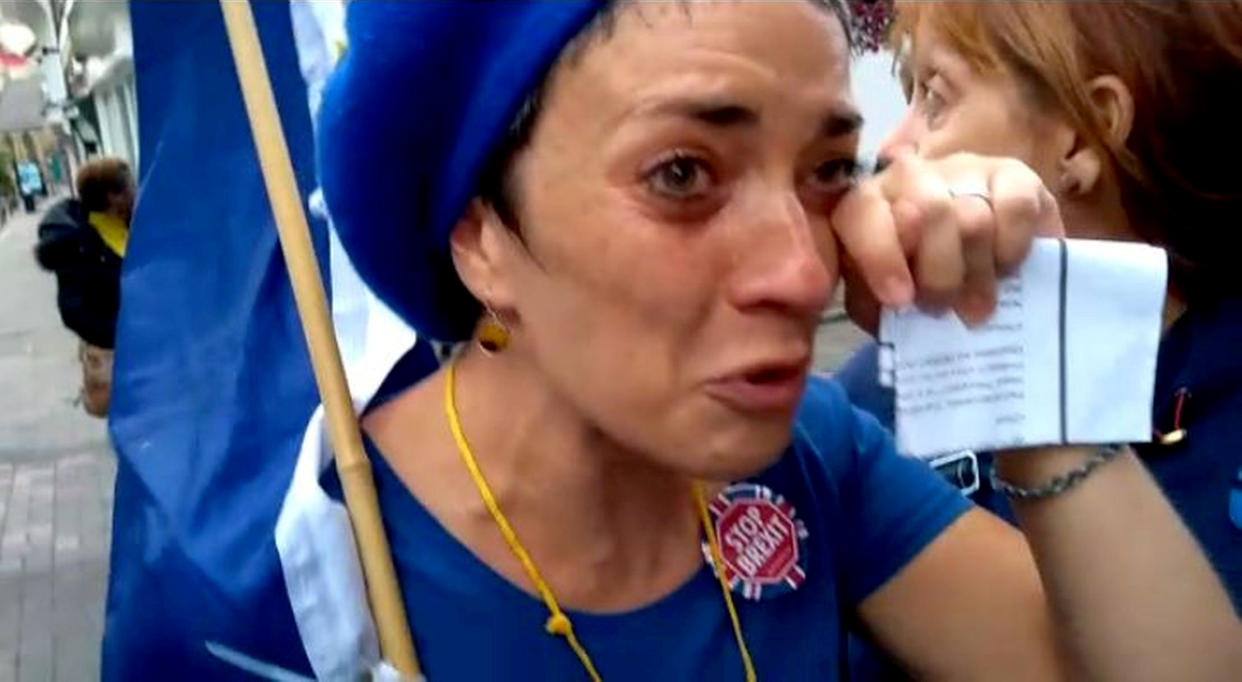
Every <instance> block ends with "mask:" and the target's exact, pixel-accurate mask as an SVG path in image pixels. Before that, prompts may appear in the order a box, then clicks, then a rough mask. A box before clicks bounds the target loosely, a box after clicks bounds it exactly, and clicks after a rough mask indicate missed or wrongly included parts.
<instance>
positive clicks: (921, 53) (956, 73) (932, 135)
mask: <svg viewBox="0 0 1242 682" xmlns="http://www.w3.org/2000/svg"><path fill="white" fill-rule="evenodd" d="M940 11H949V10H943V9H942V10H940ZM902 70H903V81H904V83H903V84H904V85H905V87H906V95H907V98H908V100H909V106H908V107H907V108H906V114H905V116H904V117H903V119H902V121H901V123H900V125H898V127H897V129H896V130H894V131H893V132H892V133H891V134H890V135H889V136H888V138H887V139H885V141H884V142H883V143H882V144H881V145H880V155H881V156H882V157H892V156H895V155H896V154H898V153H901V152H914V153H917V154H918V155H920V156H922V157H924V158H929V159H935V158H940V157H943V156H946V155H948V154H952V153H955V152H972V153H975V154H983V155H989V156H1006V157H1012V158H1017V159H1020V160H1022V161H1023V162H1025V163H1026V164H1027V165H1029V166H1030V167H1031V168H1032V169H1034V170H1035V172H1036V173H1038V174H1039V175H1040V177H1041V178H1042V179H1043V181H1044V183H1045V184H1048V185H1049V186H1050V187H1051V186H1054V183H1055V181H1056V179H1057V178H1056V175H1057V173H1056V170H1057V164H1056V162H1057V158H1058V156H1057V154H1056V151H1057V150H1055V149H1053V148H1052V146H1051V145H1048V144H1041V142H1046V141H1047V134H1048V132H1049V131H1050V130H1051V128H1050V127H1049V126H1050V124H1051V121H1050V120H1049V119H1048V118H1047V117H1046V116H1045V115H1043V114H1042V113H1040V112H1039V111H1037V109H1036V107H1034V106H1032V104H1031V102H1030V101H1029V98H1028V97H1027V96H1026V95H1025V93H1023V92H1022V90H1021V88H1020V86H1019V85H1018V83H1017V81H1016V80H1015V79H1013V78H1011V77H1008V76H1007V75H1006V74H1005V73H1003V72H997V73H992V74H983V73H980V72H979V71H978V70H977V69H976V68H975V67H974V66H973V65H972V64H971V63H970V62H969V61H967V60H966V59H965V58H964V57H963V56H962V55H961V54H959V53H958V52H956V51H955V50H954V49H953V48H952V47H951V46H950V44H949V43H948V42H947V41H945V40H944V39H943V38H942V37H941V36H940V35H938V34H937V33H936V32H935V31H933V30H932V29H931V28H930V27H928V25H927V22H926V21H924V22H922V26H920V28H919V30H918V32H917V35H916V36H915V39H914V41H913V42H912V49H911V50H910V52H909V54H907V55H906V61H905V63H904V64H903V68H902Z"/></svg>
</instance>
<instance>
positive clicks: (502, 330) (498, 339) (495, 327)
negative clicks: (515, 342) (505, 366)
mask: <svg viewBox="0 0 1242 682" xmlns="http://www.w3.org/2000/svg"><path fill="white" fill-rule="evenodd" d="M478 344H479V348H481V349H483V352H484V353H486V354H488V355H494V354H496V353H499V352H500V351H502V350H504V349H505V348H507V347H508V346H509V328H508V327H506V326H505V325H504V323H503V322H501V321H500V318H499V317H497V316H496V313H493V312H492V311H491V310H488V311H487V319H486V320H484V321H483V324H481V325H479V338H478Z"/></svg>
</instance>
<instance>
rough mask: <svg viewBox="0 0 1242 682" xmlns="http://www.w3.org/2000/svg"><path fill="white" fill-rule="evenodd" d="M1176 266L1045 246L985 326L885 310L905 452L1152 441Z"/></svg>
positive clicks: (1003, 285) (1101, 245) (1038, 244)
mask: <svg viewBox="0 0 1242 682" xmlns="http://www.w3.org/2000/svg"><path fill="white" fill-rule="evenodd" d="M1167 269H1168V266H1167V259H1166V256H1165V252H1164V251H1163V250H1161V249H1157V248H1154V247H1151V246H1147V245H1144V244H1135V243H1130V242H1114V241H1095V240H1073V239H1069V240H1057V239H1037V240H1036V241H1035V244H1034V245H1033V247H1032V249H1031V254H1030V256H1029V257H1028V258H1027V260H1026V261H1025V262H1024V264H1023V265H1022V267H1021V268H1020V269H1019V272H1018V273H1017V274H1016V275H1014V276H1013V277H1010V278H1008V279H1005V280H1002V281H1001V282H1000V283H999V285H998V304H997V309H996V312H995V314H994V315H993V316H992V318H991V319H990V320H989V321H988V322H986V323H985V324H983V325H981V326H978V327H975V328H968V327H967V326H966V325H965V324H963V323H962V321H961V320H960V319H959V318H958V317H957V316H956V315H955V314H954V313H952V312H949V313H945V314H942V315H929V314H927V313H924V312H922V311H919V310H917V309H915V308H908V309H902V310H885V311H884V313H883V315H882V316H881V319H880V347H881V352H880V381H881V383H884V384H886V385H890V386H892V387H893V388H894V389H895V392H896V421H897V424H896V427H897V446H898V449H900V450H901V451H902V452H904V453H906V454H909V455H914V456H917V457H933V456H935V455H938V454H942V453H945V452H951V451H955V450H962V449H972V450H976V451H981V450H997V449H1005V448H1015V447H1027V446H1035V445H1049V444H1064V443H1075V444H1087V443H1121V442H1141V441H1148V440H1150V439H1151V433H1152V425H1151V404H1152V392H1153V390H1154V388H1155V374H1156V352H1157V349H1158V346H1159V343H1160V333H1161V328H1162V313H1163V310H1164V296H1165V283H1166V279H1167Z"/></svg>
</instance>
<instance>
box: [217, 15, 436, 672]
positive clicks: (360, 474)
mask: <svg viewBox="0 0 1242 682" xmlns="http://www.w3.org/2000/svg"><path fill="white" fill-rule="evenodd" d="M220 9H221V10H222V11H223V12H224V25H225V28H226V30H227V31H228V35H229V45H230V47H231V48H232V51H233V62H234V64H235V65H236V66H237V76H238V79H239V80H240V81H241V89H242V95H243V97H244V99H245V102H246V114H247V115H248V116H249V118H250V130H251V132H252V133H253V134H254V142H255V148H256V149H257V150H258V154H259V164H260V166H261V167H262V169H263V181H264V183H265V184H266V186H267V195H268V200H269V201H270V202H271V205H272V214H273V216H275V218H276V228H277V231H278V232H279V234H280V246H281V250H282V251H283V252H284V256H285V262H286V263H287V264H288V267H289V278H290V280H292V283H293V294H294V298H295V299H296V300H297V306H298V314H299V316H300V317H301V319H302V329H303V331H305V333H306V342H307V345H308V346H309V347H310V357H311V364H312V365H313V366H314V370H315V381H316V383H317V384H318V385H319V395H320V398H321V399H322V400H323V406H324V414H325V417H326V419H327V422H328V432H329V435H330V437H331V439H332V449H333V451H335V453H336V469H337V472H338V473H339V475H340V478H341V487H342V489H343V490H344V492H345V504H346V506H347V507H348V509H349V517H350V519H351V520H352V522H353V527H354V537H355V538H356V540H357V542H358V553H359V555H360V557H361V559H362V572H363V575H364V576H365V578H366V583H367V596H368V599H369V601H370V603H371V613H372V614H373V616H374V618H375V626H376V629H377V630H378V634H379V640H380V653H381V654H382V655H383V657H384V660H386V661H388V662H389V663H390V664H392V666H393V667H395V668H396V669H397V670H398V671H399V672H400V673H402V674H403V675H407V676H409V677H411V678H417V677H418V676H419V674H420V673H419V669H418V658H417V656H416V655H415V653H414V642H413V639H412V637H411V635H410V625H409V622H408V621H407V620H406V615H405V606H404V602H403V601H402V599H401V590H400V587H399V586H398V584H397V574H396V571H395V570H394V569H393V563H392V554H391V553H390V550H389V547H388V539H387V537H385V535H384V525H383V521H382V519H381V517H380V510H379V500H378V498H377V497H376V494H375V480H374V479H373V478H372V475H371V464H370V462H369V461H368V460H367V456H366V452H365V451H364V450H363V447H362V437H361V434H360V432H359V428H358V418H357V416H356V415H355V414H354V405H353V399H352V398H351V397H350V393H349V385H348V383H347V382H346V379H345V369H344V367H343V366H342V364H341V352H340V349H339V348H338V347H337V345H336V334H335V332H334V330H333V328H332V318H331V315H330V314H329V312H328V303H327V297H326V296H325V294H324V289H323V280H322V279H321V277H320V272H319V263H318V261H316V260H315V251H314V246H313V245H312V243H311V238H310V229H309V227H308V226H307V223H306V213H305V212H304V211H303V209H302V199H301V194H300V193H299V192H298V186H297V179H296V178H295V177H294V174H293V163H292V162H291V161H290V159H289V149H288V147H287V146H286V143H285V134H284V130H283V129H282V128H281V124H280V116H279V114H278V112H277V109H276V100H275V97H274V96H273V94H272V84H271V81H270V80H269V79H268V74H267V65H266V63H265V62H264V60H263V49H262V47H261V45H260V43H259V33H258V29H257V28H256V26H255V23H254V14H253V13H252V11H251V7H250V0H220Z"/></svg>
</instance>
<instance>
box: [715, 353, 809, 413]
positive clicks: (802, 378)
mask: <svg viewBox="0 0 1242 682" xmlns="http://www.w3.org/2000/svg"><path fill="white" fill-rule="evenodd" d="M807 369H808V366H807V363H806V362H796V363H782V364H770V365H764V366H760V367H756V368H755V369H752V370H749V371H745V372H741V373H738V374H733V375H730V376H727V377H724V378H721V379H717V380H715V381H711V382H709V383H708V384H707V393H708V395H710V396H712V397H713V398H715V399H717V400H719V401H721V402H723V403H725V404H727V405H729V406H730V407H732V408H734V409H737V410H740V411H744V412H787V411H789V410H792V409H793V408H794V407H796V406H797V404H798V400H799V399H801V397H802V389H803V387H804V386H805V385H806V377H807Z"/></svg>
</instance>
